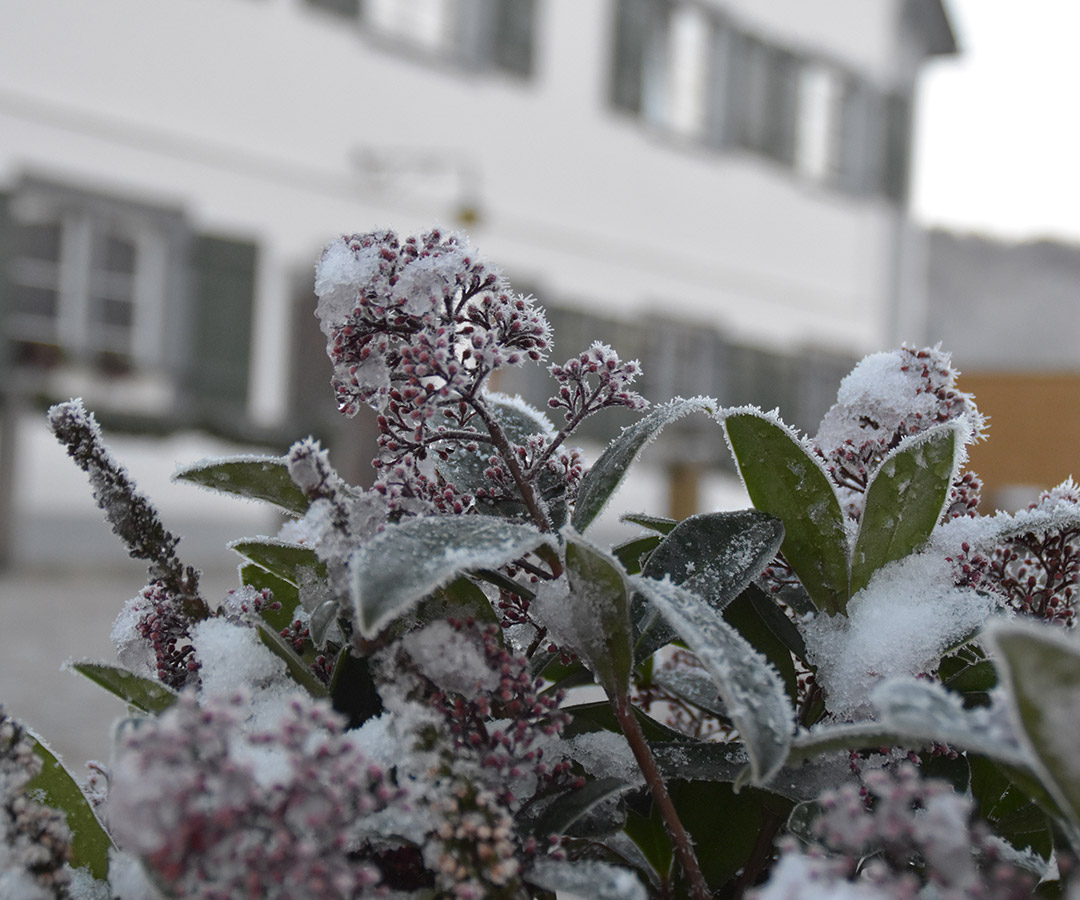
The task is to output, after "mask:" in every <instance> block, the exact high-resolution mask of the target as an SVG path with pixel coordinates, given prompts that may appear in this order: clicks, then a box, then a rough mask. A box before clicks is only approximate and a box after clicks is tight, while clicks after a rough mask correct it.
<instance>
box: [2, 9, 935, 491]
mask: <svg viewBox="0 0 1080 900" xmlns="http://www.w3.org/2000/svg"><path fill="white" fill-rule="evenodd" d="M955 51H956V45H955V42H954V38H953V34H952V31H951V29H950V25H949V22H948V20H947V18H946V15H945V13H944V10H943V8H942V6H941V3H940V0H816V2H814V3H807V2H805V0H589V2H581V0H185V2H183V3H176V2H165V0H97V2H95V3H85V2H81V0H35V2H33V3H28V2H17V3H8V4H4V5H3V7H2V8H0V305H2V323H3V325H2V327H3V333H4V338H5V345H4V347H5V356H4V359H3V365H4V366H5V370H6V372H7V373H8V374H7V375H6V376H5V384H6V386H7V390H8V396H9V400H10V398H11V396H12V394H14V395H17V398H28V397H39V398H64V397H67V396H70V395H73V394H81V395H82V396H84V397H85V398H86V400H87V402H88V404H89V405H91V406H93V407H94V408H95V409H97V410H98V411H99V413H101V414H102V417H103V418H105V419H106V420H107V421H108V420H109V419H110V416H111V420H112V421H113V422H115V423H116V424H117V425H124V426H125V427H130V428H148V429H159V430H160V429H169V428H175V427H181V426H183V427H198V428H204V429H210V430H213V431H216V432H218V433H220V434H225V435H229V436H232V437H236V438H240V439H247V440H262V441H266V442H269V443H271V444H274V443H278V442H280V446H281V449H284V446H286V445H287V442H288V439H289V438H291V437H293V436H295V435H297V434H299V433H302V432H305V431H315V432H320V433H323V434H327V435H329V436H331V437H333V436H334V435H335V430H336V431H337V437H338V439H339V444H340V446H341V447H342V448H347V447H360V446H361V445H362V441H361V440H360V437H359V436H357V435H353V436H352V437H351V438H350V439H349V440H344V441H343V440H341V433H340V429H341V428H342V427H344V426H339V425H337V424H336V419H335V418H334V413H333V410H332V409H331V408H330V407H331V405H332V404H331V396H330V392H329V390H328V388H327V381H328V377H329V365H328V363H327V362H326V360H325V357H324V356H323V354H322V350H321V347H322V338H321V335H320V334H319V332H318V330H317V327H316V323H315V320H314V319H313V317H312V316H311V311H312V297H311V287H310V285H311V280H312V264H313V261H314V259H315V258H316V256H317V255H318V253H319V250H320V248H321V247H322V246H323V245H324V244H325V243H326V242H327V241H328V240H330V239H332V238H333V237H335V236H336V235H338V234H340V233H342V232H354V231H365V230H369V229H372V228H376V227H393V228H396V229H397V230H399V231H401V232H404V233H411V232H415V231H419V230H422V229H426V228H427V227H429V226H430V225H431V224H432V223H436V222H437V223H440V224H442V225H443V226H447V227H452V228H456V227H462V228H465V229H466V230H467V231H468V232H469V233H470V235H471V237H472V239H473V240H474V242H475V243H476V244H477V245H478V246H479V247H480V248H481V250H482V251H483V252H484V253H485V255H486V256H487V257H488V258H489V259H491V260H493V261H495V262H497V263H498V264H499V265H501V266H502V267H503V269H504V271H505V272H506V273H507V274H508V275H509V276H510V278H511V281H512V282H513V283H514V284H515V286H516V287H517V288H518V289H519V290H523V291H529V292H532V293H534V294H535V295H536V296H537V297H538V298H539V299H540V300H541V302H543V303H544V304H545V305H546V306H547V307H548V309H549V310H550V312H551V317H552V319H553V320H554V324H555V325H556V329H557V330H556V334H557V337H558V338H559V343H558V346H557V348H556V353H555V356H556V357H557V358H559V359H563V358H565V357H566V356H569V355H571V354H573V353H576V352H578V351H580V350H581V349H584V348H585V347H586V346H588V344H589V343H591V342H592V341H593V340H596V339H604V340H607V341H609V342H611V343H612V344H614V345H615V346H616V347H617V348H618V349H619V350H620V352H622V353H623V354H624V355H626V356H638V357H640V358H641V360H642V363H643V366H644V368H645V372H646V383H645V384H644V385H643V386H642V390H643V392H644V393H646V395H647V396H650V397H651V398H653V399H664V398H666V397H669V396H672V395H676V394H682V395H691V394H698V393H706V394H710V395H713V396H717V397H719V399H720V400H721V401H722V402H726V403H747V402H755V403H759V404H762V405H764V406H766V407H773V406H777V405H778V406H780V407H781V408H782V409H783V411H784V415H785V418H787V419H788V420H789V421H793V422H794V423H795V424H798V425H800V426H802V427H813V425H814V424H815V423H816V421H817V420H818V418H819V417H820V415H821V414H822V413H823V411H824V410H825V409H826V408H827V406H828V405H829V403H830V402H831V399H832V398H833V396H834V394H835V389H836V386H837V384H838V382H839V379H840V377H841V376H842V375H843V374H844V373H845V372H846V371H847V370H848V368H849V366H850V364H851V362H852V361H853V360H854V359H856V358H858V357H859V356H861V355H863V354H864V353H866V352H870V351H874V350H878V349H881V348H883V347H885V346H888V345H891V344H895V343H897V342H898V341H899V340H901V339H904V338H909V337H911V336H918V335H919V334H921V333H922V332H923V328H924V323H923V321H922V319H923V315H924V310H925V294H924V289H923V280H922V271H923V269H922V266H923V261H924V259H925V254H924V248H923V246H922V236H921V235H920V234H919V232H918V230H917V229H915V228H914V227H913V225H912V223H911V221H910V220H909V218H908V214H907V205H906V198H907V185H908V179H909V167H910V157H909V148H910V145H911V140H910V129H911V121H912V104H913V98H914V93H915V86H916V82H917V79H918V75H919V71H920V68H921V66H922V65H923V64H924V62H925V61H926V60H927V59H928V58H929V57H932V56H935V55H941V54H951V53H954V52H955ZM503 387H506V388H508V389H512V390H520V391H522V392H523V393H525V394H526V395H528V396H529V397H531V398H533V399H542V397H543V386H542V385H541V384H540V383H539V381H538V380H537V378H529V377H523V378H517V379H508V381H507V382H506V384H505V385H503ZM9 406H10V403H9ZM675 438H676V439H673V440H669V441H668V445H667V449H666V450H665V451H663V452H664V453H666V454H667V455H666V457H665V459H666V461H667V463H668V464H670V466H671V467H672V470H673V471H674V472H676V473H682V477H683V480H684V482H685V483H686V484H687V485H688V486H689V490H690V494H691V495H693V493H694V490H695V477H696V472H697V467H699V466H702V465H711V464H713V463H715V462H717V461H718V460H720V459H721V458H722V457H723V456H725V454H724V452H723V450H722V441H721V440H720V438H719V432H718V431H717V430H716V429H715V426H708V428H707V429H706V428H704V427H703V426H701V425H694V424H688V425H686V426H685V427H684V430H683V431H681V432H680V433H678V434H677V435H676V436H675ZM9 443H10V441H9ZM342 452H344V449H343V451H342ZM358 454H359V455H360V456H362V455H363V453H362V452H360V451H358ZM0 455H2V454H0ZM4 458H5V459H8V460H10V459H11V456H10V454H6V455H4ZM340 458H341V457H340V456H339V459H340ZM15 464H16V465H17V461H16V463H15ZM4 465H7V466H8V468H9V469H10V464H8V463H4ZM10 474H11V473H10V472H9V477H10ZM689 502H691V503H692V500H691V501H689Z"/></svg>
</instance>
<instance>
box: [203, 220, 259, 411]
mask: <svg viewBox="0 0 1080 900" xmlns="http://www.w3.org/2000/svg"><path fill="white" fill-rule="evenodd" d="M255 260H256V247H255V245H254V244H251V243H248V242H245V241H237V240H230V239H227V238H221V237H214V236H210V235H196V236H195V237H194V238H193V239H192V243H191V287H192V295H191V296H192V333H191V353H190V354H189V361H190V362H189V365H190V367H191V368H190V370H189V371H188V377H187V379H186V381H187V384H188V387H189V392H190V400H191V401H192V402H193V406H194V412H195V413H196V415H197V416H198V417H200V418H204V419H205V418H209V419H210V420H211V421H212V422H221V423H222V424H227V423H228V422H229V421H234V422H235V417H240V418H241V419H242V418H243V417H245V414H246V406H247V396H248V364H249V361H250V359H251V333H252V321H251V319H252V313H253V311H254V302H253V300H254V294H255Z"/></svg>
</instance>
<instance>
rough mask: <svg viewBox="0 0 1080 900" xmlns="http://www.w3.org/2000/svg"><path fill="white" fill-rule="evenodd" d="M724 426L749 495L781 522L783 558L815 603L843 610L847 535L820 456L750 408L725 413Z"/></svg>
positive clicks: (845, 587) (772, 421)
mask: <svg viewBox="0 0 1080 900" xmlns="http://www.w3.org/2000/svg"><path fill="white" fill-rule="evenodd" d="M724 431H725V433H726V434H727V440H728V444H729V446H730V447H731V452H732V454H733V455H734V456H735V460H736V462H737V463H738V465H739V471H740V472H741V474H742V479H743V483H744V484H745V485H746V490H747V492H748V493H749V494H750V499H751V500H753V501H754V506H756V507H757V508H758V509H759V510H761V511H762V512H766V513H769V514H770V515H773V516H776V517H777V518H778V519H780V520H781V521H782V522H783V523H784V542H783V544H782V545H781V548H780V549H781V550H782V551H783V554H784V558H785V559H786V560H787V561H788V564H789V565H790V566H791V568H792V569H793V570H794V571H795V574H796V575H798V576H799V580H800V581H801V582H802V583H803V586H804V587H805V588H806V590H807V592H808V593H809V594H810V597H811V599H812V600H813V601H814V604H815V605H816V606H817V608H818V609H822V610H824V611H825V612H827V613H829V614H836V613H842V612H844V610H845V608H846V607H847V601H848V539H847V533H846V531H845V529H844V516H843V513H842V512H841V510H840V502H839V500H837V498H836V491H834V490H833V486H832V483H831V482H830V481H829V476H828V475H827V474H826V473H825V470H824V469H823V468H822V465H821V462H820V461H819V460H818V459H816V458H815V457H814V456H813V455H812V454H811V453H810V452H809V451H808V450H807V449H806V447H804V446H803V444H802V442H801V441H799V440H798V439H797V438H796V436H795V435H794V433H793V432H792V431H791V430H790V429H789V428H787V426H785V425H783V424H782V423H781V422H779V421H777V420H775V419H773V418H771V417H769V416H766V415H765V414H764V413H761V412H759V411H753V410H739V411H736V412H733V413H729V414H728V415H726V416H725V417H724Z"/></svg>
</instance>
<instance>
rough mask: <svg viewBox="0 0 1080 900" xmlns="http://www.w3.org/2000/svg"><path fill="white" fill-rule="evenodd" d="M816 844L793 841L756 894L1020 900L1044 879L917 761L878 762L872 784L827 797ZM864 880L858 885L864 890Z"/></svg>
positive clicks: (773, 897) (761, 899) (815, 829)
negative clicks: (1013, 860) (1015, 860)
mask: <svg viewBox="0 0 1080 900" xmlns="http://www.w3.org/2000/svg"><path fill="white" fill-rule="evenodd" d="M818 806H819V808H820V812H819V814H818V815H817V817H816V818H815V819H814V821H813V824H812V826H811V830H812V840H813V843H812V844H811V845H810V846H809V848H804V847H803V846H801V845H799V844H798V842H797V841H795V840H794V839H793V838H786V839H785V840H784V841H783V842H782V845H781V851H782V855H781V858H780V862H779V864H778V865H777V867H776V869H775V871H774V872H773V875H772V877H771V879H770V880H769V883H768V884H766V885H765V886H764V887H763V888H762V889H761V890H759V891H757V892H755V893H754V894H753V895H752V896H754V897H755V898H756V900H780V898H784V900H801V898H805V900H811V898H815V900H816V898H820V897H825V896H829V897H856V896H863V897H881V898H891V900H899V898H911V900H914V898H916V897H918V896H923V895H924V894H923V893H922V891H923V890H924V886H925V888H926V889H927V890H929V891H930V892H931V893H930V896H935V897H941V898H955V900H967V898H986V900H1013V898H1019V897H1028V896H1030V893H1031V890H1032V888H1033V886H1034V882H1035V880H1036V879H1035V878H1034V877H1032V875H1031V873H1029V872H1027V871H1024V870H1023V869H1020V868H1017V867H1015V866H1013V865H1011V864H1009V863H1007V862H1005V861H1004V860H1003V859H1002V858H1001V845H1000V843H999V842H997V841H996V840H995V839H994V838H993V837H992V836H991V835H990V832H989V830H988V829H987V828H986V826H985V825H984V824H983V823H981V822H975V821H973V816H974V808H973V803H972V800H971V798H970V797H969V796H966V795H964V794H959V793H957V792H956V791H955V790H953V788H952V786H951V785H950V784H948V782H945V781H941V780H937V779H923V778H920V776H919V772H918V770H917V769H916V768H915V767H914V766H912V765H910V764H906V763H905V764H902V765H900V766H897V767H896V768H895V769H875V770H873V771H870V772H868V773H866V774H865V775H864V776H863V785H862V786H859V785H857V784H852V783H849V784H845V785H843V786H842V787H840V788H838V789H836V790H831V791H826V792H825V793H824V794H822V795H821V796H820V797H819V798H818ZM856 886H857V887H856Z"/></svg>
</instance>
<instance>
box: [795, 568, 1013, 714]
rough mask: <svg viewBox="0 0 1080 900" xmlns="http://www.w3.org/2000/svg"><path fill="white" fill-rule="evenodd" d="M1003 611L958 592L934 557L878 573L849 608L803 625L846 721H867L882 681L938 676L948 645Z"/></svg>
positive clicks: (834, 707) (822, 678)
mask: <svg viewBox="0 0 1080 900" xmlns="http://www.w3.org/2000/svg"><path fill="white" fill-rule="evenodd" d="M997 607H998V603H997V601H996V600H995V599H994V598H991V597H988V596H985V595H982V594H979V593H977V592H975V591H973V590H971V589H962V588H957V587H954V586H953V583H952V569H951V565H950V564H949V563H948V562H947V561H946V560H945V559H944V557H943V556H942V555H939V554H938V553H935V552H926V553H919V554H912V555H911V556H907V557H905V558H904V559H901V560H898V561H896V562H894V563H890V564H889V565H887V566H884V567H883V568H881V569H879V570H878V571H877V572H876V573H874V576H873V577H872V578H871V580H870V583H869V584H868V585H867V586H866V588H865V589H864V590H862V591H859V593H857V594H856V595H855V596H854V597H852V598H851V601H850V602H849V603H848V606H847V616H846V617H844V616H840V615H838V616H828V615H826V614H824V613H819V614H817V615H816V616H814V617H813V618H812V619H811V620H810V621H807V622H804V623H803V625H802V632H803V636H804V637H805V639H806V646H807V651H808V653H809V656H810V662H811V663H813V664H814V665H815V666H817V678H818V681H819V682H820V684H821V685H822V687H824V689H825V692H826V695H827V696H828V698H829V708H830V710H831V711H832V712H834V713H836V714H838V715H841V716H844V715H846V716H860V715H864V714H865V713H866V712H867V711H868V709H869V707H868V694H869V692H870V690H871V688H873V686H874V685H875V684H877V683H878V682H879V681H881V680H882V679H883V678H888V677H892V676H896V675H918V674H921V673H924V672H930V671H933V670H934V669H935V668H936V667H937V664H938V662H939V660H940V658H941V655H942V654H943V653H944V652H945V650H947V649H948V647H949V646H950V645H952V644H953V643H955V642H956V641H958V640H960V639H962V638H964V637H966V636H968V635H969V634H971V633H973V632H974V631H975V630H976V629H977V628H978V627H979V626H980V625H981V624H982V623H983V622H984V621H986V619H987V618H988V617H989V616H990V615H991V613H993V612H994V611H995V610H996V609H997Z"/></svg>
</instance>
